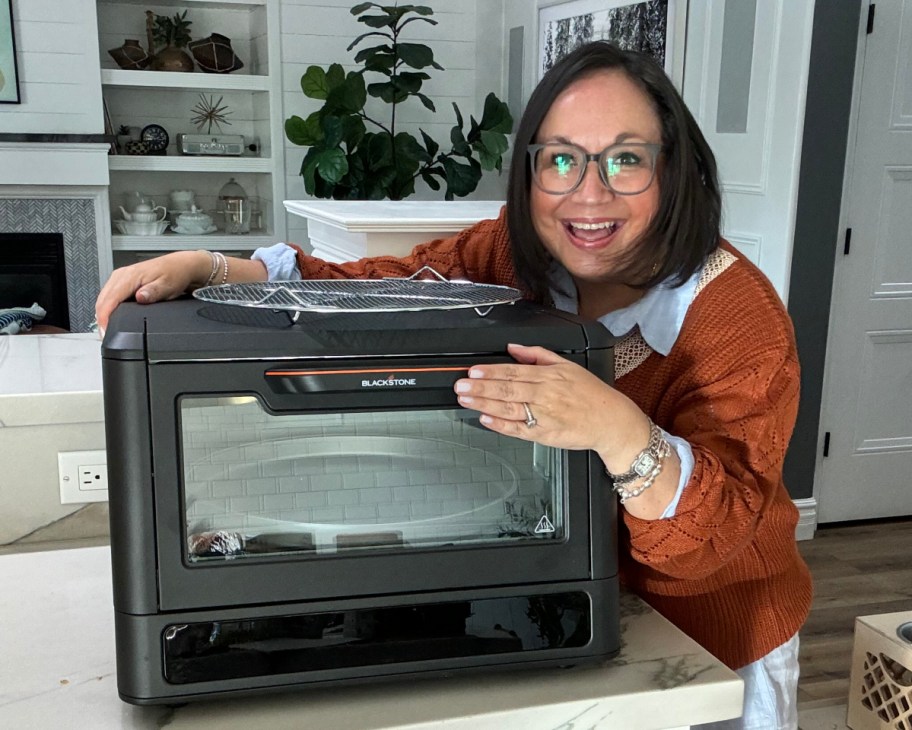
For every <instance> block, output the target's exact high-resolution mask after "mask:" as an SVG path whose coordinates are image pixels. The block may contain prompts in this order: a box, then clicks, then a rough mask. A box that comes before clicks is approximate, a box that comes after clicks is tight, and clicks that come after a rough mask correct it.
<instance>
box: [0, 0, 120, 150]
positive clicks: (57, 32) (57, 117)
mask: <svg viewBox="0 0 912 730" xmlns="http://www.w3.org/2000/svg"><path fill="white" fill-rule="evenodd" d="M13 28H14V32H15V34H16V51H17V52H16V59H17V63H18V66H19V93H20V98H21V100H22V103H21V104H0V132H7V133H25V132H29V133H57V134H100V133H102V132H103V131H104V117H103V114H102V104H101V76H100V71H99V68H98V28H97V23H96V21H95V0H14V2H13Z"/></svg>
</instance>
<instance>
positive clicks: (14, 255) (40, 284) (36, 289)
mask: <svg viewBox="0 0 912 730" xmlns="http://www.w3.org/2000/svg"><path fill="white" fill-rule="evenodd" d="M36 302H37V303H38V304H40V305H41V307H42V308H43V309H44V310H45V311H47V316H45V318H44V319H43V320H42V321H41V324H44V325H53V326H55V327H60V328H62V329H65V330H69V329H70V309H69V303H68V301H67V284H66V262H65V261H64V255H63V234H62V233H0V309H9V308H12V307H30V306H32V305H33V304H35V303H36Z"/></svg>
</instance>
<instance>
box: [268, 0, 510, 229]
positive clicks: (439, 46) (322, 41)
mask: <svg viewBox="0 0 912 730" xmlns="http://www.w3.org/2000/svg"><path fill="white" fill-rule="evenodd" d="M354 4H355V3H354V0H282V3H281V15H282V23H281V25H282V88H283V105H284V116H285V117H286V118H287V117H289V116H291V115H292V114H297V115H298V116H300V117H304V118H306V117H307V115H308V114H310V113H311V112H313V111H316V110H317V109H319V107H320V102H318V101H315V100H312V99H308V98H307V97H305V96H304V94H303V93H302V91H301V86H300V80H301V76H302V75H303V74H304V72H305V71H306V70H307V67H308V66H310V65H319V66H323V67H324V68H325V67H327V66H328V65H329V64H330V63H341V64H342V66H343V67H344V68H345V70H346V71H350V70H356V69H357V66H356V65H355V64H354V56H355V54H356V53H357V52H358V51H359V50H360V49H361V48H362V47H365V48H366V47H369V46H370V45H373V43H371V41H372V40H377V39H370V38H368V39H366V40H365V41H364V42H362V44H360V45H359V46H357V47H356V48H354V49H353V50H352V51H347V50H346V48H347V47H348V44H349V43H351V42H352V40H353V39H354V38H355V37H357V36H358V35H360V34H361V33H364V32H367V31H369V30H370V28H368V27H367V26H365V25H364V24H363V23H359V22H358V21H357V19H356V18H355V17H354V16H353V15H351V13H350V12H349V9H350V8H351V7H352V5H354ZM420 4H423V5H427V6H429V7H431V8H433V10H434V15H433V17H432V19H433V20H436V21H437V25H430V24H428V23H422V22H415V23H411V24H410V25H408V26H407V27H406V30H405V31H404V34H403V40H405V41H408V42H415V43H425V44H427V45H430V46H431V47H432V48H433V50H434V58H435V60H436V61H437V63H439V64H440V65H441V66H443V67H444V69H445V70H444V71H437V70H435V69H427V71H428V73H429V75H430V76H431V79H430V80H429V81H426V82H425V85H424V87H423V88H422V91H423V92H424V93H425V94H427V96H429V97H430V98H431V99H432V100H433V101H434V104H435V106H436V107H437V113H436V114H432V113H431V112H430V111H428V110H427V109H425V108H424V107H423V106H422V105H421V104H420V103H419V102H417V101H415V102H412V101H410V102H407V103H406V104H404V105H401V107H400V109H399V111H398V112H397V115H398V118H397V128H400V129H402V130H403V131H410V132H412V133H415V134H417V129H418V127H419V126H420V127H421V128H422V129H424V130H425V131H426V132H427V133H428V134H429V135H431V136H432V137H434V138H435V139H437V140H438V141H439V142H441V145H442V146H443V145H444V144H446V143H447V142H448V140H449V130H450V127H452V126H453V124H454V123H455V121H456V119H455V115H454V112H453V106H452V104H453V102H455V103H456V104H457V105H458V106H459V109H460V111H461V112H462V114H463V116H464V118H465V120H466V124H468V118H469V116H470V115H474V116H475V117H476V118H480V116H481V112H482V103H483V100H484V97H485V95H486V94H487V92H488V91H494V92H495V93H496V94H497V95H498V97H500V98H501V99H504V98H505V94H504V91H503V89H502V84H503V81H502V78H501V77H502V74H501V66H500V64H499V63H498V64H496V65H494V64H490V63H487V62H486V63H484V64H482V63H480V62H479V57H480V53H479V42H480V41H479V39H478V38H477V37H476V32H477V29H478V22H479V14H483V15H484V19H485V21H486V23H487V24H488V25H489V26H490V24H491V23H496V24H501V12H500V11H499V10H496V11H492V10H491V7H490V6H491V5H493V6H495V7H496V8H500V7H501V3H500V2H495V3H485V1H484V0H424V1H423V2H422V3H420ZM491 35H492V36H493V37H496V38H502V35H503V34H502V31H501V30H500V28H499V27H498V28H497V29H496V30H495V31H493V32H492V33H491ZM481 55H483V56H484V57H485V59H486V60H487V57H488V55H490V49H489V51H488V52H487V53H484V54H481ZM495 55H496V56H497V58H498V59H499V57H500V51H499V50H498V51H497V53H496V54H495ZM378 106H379V107H384V106H385V105H383V104H380V105H378ZM370 109H371V107H370V106H369V107H368V110H370ZM377 118H378V119H380V120H383V121H386V120H387V119H388V116H387V113H386V112H385V111H384V110H383V109H379V110H378V112H377ZM446 148H447V149H448V146H447V147H446ZM306 151H307V150H306V148H304V147H297V146H295V145H293V144H291V143H286V149H285V169H286V175H287V180H286V198H287V199H290V200H299V199H302V198H305V197H306V195H305V193H304V183H303V181H302V179H301V177H300V175H299V174H298V173H299V170H300V168H301V160H303V159H304V154H305V153H306ZM486 177H491V178H492V180H483V182H482V186H480V188H479V190H478V191H476V194H475V195H473V196H472V197H475V198H491V197H495V198H497V197H502V196H503V187H504V185H505V180H504V179H503V178H498V177H496V176H494V175H489V176H486ZM416 197H417V198H419V199H439V198H440V197H441V193H434V192H433V191H431V190H428V189H427V188H425V187H423V186H420V187H418V189H417V194H416ZM288 238H289V240H290V241H294V242H296V243H306V241H307V237H306V225H305V223H304V220H303V219H301V218H297V217H295V216H290V217H289V220H288Z"/></svg>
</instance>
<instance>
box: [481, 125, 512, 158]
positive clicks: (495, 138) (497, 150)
mask: <svg viewBox="0 0 912 730" xmlns="http://www.w3.org/2000/svg"><path fill="white" fill-rule="evenodd" d="M480 146H481V147H483V148H484V149H485V150H487V151H488V152H490V153H491V154H492V155H502V154H503V153H504V152H506V151H507V147H509V141H508V140H507V136H506V135H505V134H501V133H500V132H488V131H487V130H482V132H481V140H480ZM478 148H479V145H476V146H475V149H478Z"/></svg>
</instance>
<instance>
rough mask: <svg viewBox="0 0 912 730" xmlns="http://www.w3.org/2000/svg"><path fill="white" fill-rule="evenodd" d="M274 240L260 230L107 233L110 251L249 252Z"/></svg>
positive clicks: (274, 240) (269, 244)
mask: <svg viewBox="0 0 912 730" xmlns="http://www.w3.org/2000/svg"><path fill="white" fill-rule="evenodd" d="M274 243H276V238H275V236H273V235H270V234H268V233H263V232H257V233H249V234H246V235H241V236H231V235H228V234H225V233H209V234H206V235H202V236H186V235H180V234H177V233H170V234H169V233H165V234H162V235H161V236H118V235H114V236H111V248H112V250H114V251H156V252H159V253H167V252H168V251H195V250H197V249H200V248H205V249H207V250H210V251H214V250H218V251H251V250H253V249H255V248H259V247H260V246H271V245H272V244H274Z"/></svg>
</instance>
